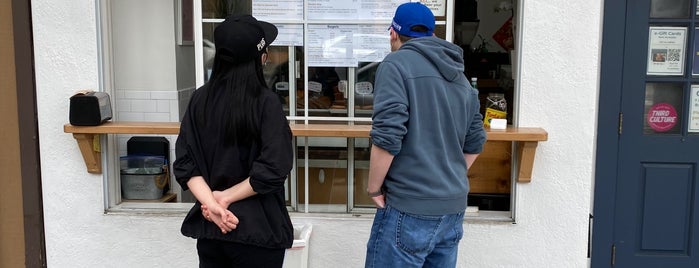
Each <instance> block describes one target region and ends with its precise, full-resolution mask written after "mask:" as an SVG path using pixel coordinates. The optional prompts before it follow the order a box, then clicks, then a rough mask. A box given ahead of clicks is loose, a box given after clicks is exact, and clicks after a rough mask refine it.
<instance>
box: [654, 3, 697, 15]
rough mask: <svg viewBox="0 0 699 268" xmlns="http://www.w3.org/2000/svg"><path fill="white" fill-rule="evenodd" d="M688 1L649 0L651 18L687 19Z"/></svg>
mask: <svg viewBox="0 0 699 268" xmlns="http://www.w3.org/2000/svg"><path fill="white" fill-rule="evenodd" d="M689 4H690V0H651V1H650V17H651V18H688V17H689V10H690V9H689Z"/></svg>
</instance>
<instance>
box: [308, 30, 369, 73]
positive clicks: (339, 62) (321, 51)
mask: <svg viewBox="0 0 699 268" xmlns="http://www.w3.org/2000/svg"><path fill="white" fill-rule="evenodd" d="M356 31H357V25H337V24H319V25H308V29H307V31H306V34H307V37H308V38H307V42H308V43H307V44H306V51H307V53H308V55H307V59H308V66H324V67H333V66H336V67H357V65H358V62H357V59H356V58H354V55H353V52H352V48H353V34H354V33H355V32H356Z"/></svg>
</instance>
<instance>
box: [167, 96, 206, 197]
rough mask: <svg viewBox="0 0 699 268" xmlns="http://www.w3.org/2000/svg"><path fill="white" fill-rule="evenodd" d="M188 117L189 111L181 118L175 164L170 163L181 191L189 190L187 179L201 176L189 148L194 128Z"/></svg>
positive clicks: (192, 152)
mask: <svg viewBox="0 0 699 268" xmlns="http://www.w3.org/2000/svg"><path fill="white" fill-rule="evenodd" d="M190 107H191V104H190ZM190 115H191V111H187V112H185V115H184V117H183V118H182V123H181V124H180V133H179V135H178V136H177V141H176V142H175V162H173V163H172V170H173V174H174V175H175V179H176V180H177V182H178V183H179V184H180V186H181V187H182V190H183V191H184V190H187V189H189V187H188V186H187V182H188V181H189V179H191V178H192V177H194V176H200V175H202V174H201V171H199V168H198V167H197V164H196V161H195V159H194V158H195V156H194V154H195V153H194V151H193V150H192V147H191V146H190V143H191V142H193V140H192V138H194V136H195V135H196V133H194V132H193V131H194V129H195V128H194V127H193V126H192V125H193V121H192V120H191V116H190Z"/></svg>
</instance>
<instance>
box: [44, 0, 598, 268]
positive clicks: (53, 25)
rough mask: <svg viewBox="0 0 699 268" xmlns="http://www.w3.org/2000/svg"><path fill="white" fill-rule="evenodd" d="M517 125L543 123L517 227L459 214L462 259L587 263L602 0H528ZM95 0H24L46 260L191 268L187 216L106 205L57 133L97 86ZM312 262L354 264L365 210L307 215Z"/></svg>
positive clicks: (472, 263)
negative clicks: (112, 209) (112, 210)
mask: <svg viewBox="0 0 699 268" xmlns="http://www.w3.org/2000/svg"><path fill="white" fill-rule="evenodd" d="M525 2H526V3H525V4H524V6H523V7H522V8H523V11H524V23H523V25H521V27H522V29H523V30H524V35H523V36H524V38H523V52H522V53H521V55H522V65H521V68H520V77H521V79H522V80H521V91H520V92H521V94H520V105H519V111H518V115H519V120H520V121H519V124H520V126H538V127H543V128H544V129H546V130H547V131H548V132H549V140H548V141H547V142H543V143H540V144H539V147H538V149H537V157H536V160H535V166H534V172H533V176H532V182H531V183H528V184H519V185H518V187H517V192H516V196H515V198H516V201H517V208H516V213H517V224H510V223H467V224H465V226H464V227H465V228H464V229H465V235H464V239H463V241H462V242H461V245H460V257H459V265H458V266H459V267H479V268H480V267H586V266H587V258H586V250H587V228H588V213H589V211H590V207H589V206H590V205H589V204H590V198H591V184H592V176H593V172H592V166H593V149H594V134H595V127H596V106H597V91H598V90H597V79H598V69H599V65H598V62H599V58H598V57H599V39H600V17H601V4H602V3H601V1H549V0H526V1H525ZM94 9H95V7H94V2H93V1H70V0H40V1H32V14H33V27H34V35H33V36H34V46H35V67H36V84H37V106H38V118H39V134H40V136H39V139H40V150H41V152H40V153H41V177H42V184H43V185H42V187H43V204H44V221H45V228H46V250H47V262H48V266H49V267H196V265H197V257H196V250H195V242H194V240H192V239H188V238H185V237H183V236H181V235H180V233H179V227H180V223H181V219H182V216H183V215H175V216H164V215H150V214H149V215H129V214H119V215H114V214H108V215H107V214H105V213H104V205H103V200H104V198H103V178H102V176H100V175H91V174H88V173H87V172H86V170H85V166H84V163H83V161H82V157H81V155H80V152H79V151H78V147H77V146H76V143H75V140H74V139H73V138H72V136H71V135H70V134H66V133H63V124H65V123H67V121H68V98H69V97H70V96H71V95H72V93H73V92H74V91H75V90H77V89H85V88H98V72H97V70H98V64H97V40H96V23H95V10H94ZM293 221H294V222H295V223H312V224H313V234H312V238H311V243H310V256H309V263H310V265H311V267H319V268H320V267H361V266H362V265H363V259H364V249H365V243H366V239H367V238H368V234H369V228H370V225H371V219H370V217H366V218H352V217H337V218H332V217H322V218H313V217H305V216H299V215H298V214H294V216H293Z"/></svg>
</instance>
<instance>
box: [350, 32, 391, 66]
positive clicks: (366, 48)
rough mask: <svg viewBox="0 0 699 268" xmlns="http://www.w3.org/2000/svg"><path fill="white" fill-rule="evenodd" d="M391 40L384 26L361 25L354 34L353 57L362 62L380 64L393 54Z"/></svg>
mask: <svg viewBox="0 0 699 268" xmlns="http://www.w3.org/2000/svg"><path fill="white" fill-rule="evenodd" d="M390 38H391V37H390V35H389V33H388V32H387V31H386V26H384V25H360V26H359V29H358V32H357V33H355V34H354V47H353V48H352V49H353V55H354V57H355V58H357V61H360V62H380V61H382V60H383V58H384V57H386V55H388V53H391V40H390Z"/></svg>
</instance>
